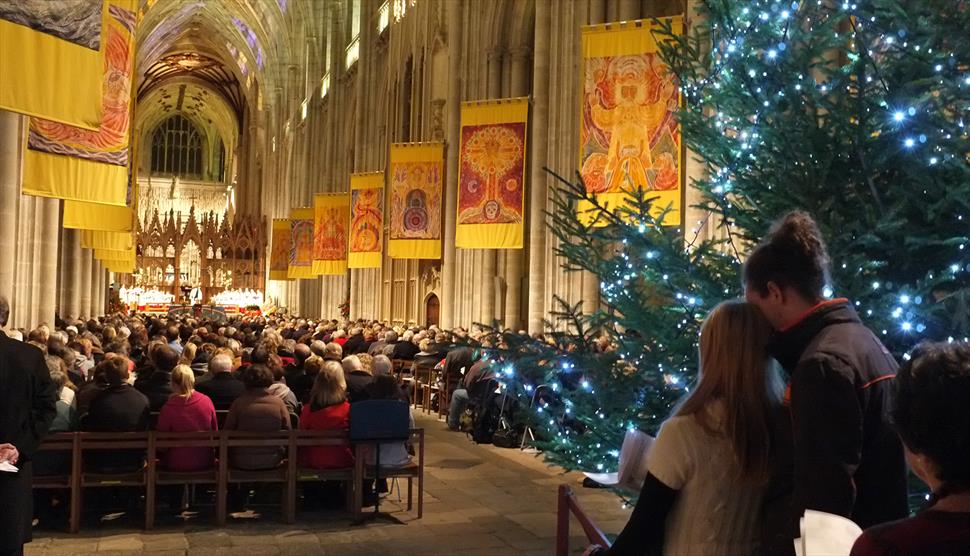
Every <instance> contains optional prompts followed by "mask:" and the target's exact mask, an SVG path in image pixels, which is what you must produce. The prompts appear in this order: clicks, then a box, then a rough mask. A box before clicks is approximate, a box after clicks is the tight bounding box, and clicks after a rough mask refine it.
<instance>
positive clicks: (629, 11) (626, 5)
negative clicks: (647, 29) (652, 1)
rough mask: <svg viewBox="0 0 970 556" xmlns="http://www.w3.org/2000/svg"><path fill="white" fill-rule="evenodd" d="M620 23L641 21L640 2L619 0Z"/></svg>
mask: <svg viewBox="0 0 970 556" xmlns="http://www.w3.org/2000/svg"><path fill="white" fill-rule="evenodd" d="M618 1H619V4H620V7H619V10H618V11H619V13H618V15H619V17H620V21H630V20H631V19H640V0H618Z"/></svg>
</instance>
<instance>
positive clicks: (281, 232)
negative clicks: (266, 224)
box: [269, 218, 290, 280]
mask: <svg viewBox="0 0 970 556" xmlns="http://www.w3.org/2000/svg"><path fill="white" fill-rule="evenodd" d="M272 241H273V242H272V246H271V247H270V251H269V279H270V280H289V276H287V270H288V269H289V265H290V220H289V219H288V218H274V219H273V240H272Z"/></svg>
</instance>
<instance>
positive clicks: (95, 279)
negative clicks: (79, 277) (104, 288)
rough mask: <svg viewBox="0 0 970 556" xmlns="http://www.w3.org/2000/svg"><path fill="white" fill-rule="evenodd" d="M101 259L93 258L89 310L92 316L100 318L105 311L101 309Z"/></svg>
mask: <svg viewBox="0 0 970 556" xmlns="http://www.w3.org/2000/svg"><path fill="white" fill-rule="evenodd" d="M100 303H101V261H98V260H97V259H95V258H93V257H92V259H91V309H90V310H89V311H88V312H89V313H90V315H89V316H90V317H91V318H98V317H99V316H101V313H102V312H103V311H102V310H101V305H100Z"/></svg>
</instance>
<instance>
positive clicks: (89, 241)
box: [80, 230, 135, 251]
mask: <svg viewBox="0 0 970 556" xmlns="http://www.w3.org/2000/svg"><path fill="white" fill-rule="evenodd" d="M80 232H81V247H84V248H86V249H111V250H113V251H125V250H128V249H131V248H132V247H134V245H135V242H134V238H133V237H132V234H131V233H129V232H98V231H94V230H80Z"/></svg>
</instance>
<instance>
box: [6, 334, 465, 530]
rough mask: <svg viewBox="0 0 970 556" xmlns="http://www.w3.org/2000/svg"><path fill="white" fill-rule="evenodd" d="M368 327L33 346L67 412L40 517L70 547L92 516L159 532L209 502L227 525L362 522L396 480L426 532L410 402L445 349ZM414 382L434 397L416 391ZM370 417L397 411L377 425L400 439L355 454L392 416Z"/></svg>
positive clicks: (42, 454) (37, 461) (49, 440)
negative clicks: (326, 517) (365, 429)
mask: <svg viewBox="0 0 970 556" xmlns="http://www.w3.org/2000/svg"><path fill="white" fill-rule="evenodd" d="M346 324H350V323H345V325H346ZM362 324H366V326H353V327H352V328H351V334H349V335H348V334H347V333H346V332H345V331H344V330H343V329H339V328H338V326H337V323H336V322H322V323H315V322H313V321H307V320H304V319H288V318H282V317H277V318H270V319H264V318H261V317H258V318H249V319H239V320H237V321H234V322H231V323H226V324H217V323H212V322H198V321H194V320H185V321H177V320H175V319H159V318H153V317H140V316H131V317H129V316H120V315H119V316H116V317H110V318H103V319H100V320H89V321H87V322H77V323H70V324H68V323H64V326H62V327H60V328H59V329H57V330H54V331H51V330H50V329H49V328H48V327H47V326H46V325H44V326H40V327H38V328H37V329H35V330H32V331H30V332H27V333H26V343H27V344H29V345H32V346H34V347H36V348H37V349H39V350H41V351H42V352H43V353H44V360H45V362H46V364H47V367H48V370H49V374H50V378H51V381H52V383H53V387H54V388H55V390H56V399H57V402H56V416H55V417H54V420H53V422H52V424H51V427H50V430H49V433H48V436H47V437H46V439H45V440H44V442H43V444H42V445H41V447H40V450H39V451H38V452H37V453H36V454H35V455H34V457H33V471H34V485H35V488H34V496H35V516H36V517H37V518H39V519H40V521H41V523H42V524H43V525H45V526H47V525H49V524H51V523H53V525H51V526H54V527H57V526H63V522H64V521H65V520H67V522H68V529H70V530H72V531H76V530H77V529H78V528H79V526H80V524H79V520H80V515H89V514H90V513H91V511H90V510H91V509H92V508H93V509H96V510H98V511H97V512H95V513H97V514H98V515H102V514H108V513H117V512H118V511H124V512H128V513H131V514H135V515H137V514H140V513H141V512H142V511H144V513H145V523H146V525H147V526H151V525H152V523H153V522H154V518H155V513H156V511H162V512H167V513H171V514H173V515H176V514H178V515H186V514H185V512H186V511H188V510H195V509H196V504H195V502H196V501H197V500H199V501H201V503H200V504H198V505H200V506H206V505H208V503H209V502H212V503H214V505H215V516H216V521H217V523H224V522H225V521H226V514H227V513H234V512H240V511H243V510H246V509H251V508H253V507H260V506H261V505H276V504H279V505H280V507H281V513H282V515H283V518H284V520H286V521H292V520H293V519H294V515H295V512H296V511H297V509H298V508H303V509H332V508H339V507H346V508H347V510H348V511H349V513H350V514H351V515H353V516H355V517H359V516H360V512H361V508H362V507H367V506H373V505H374V504H375V502H376V501H377V498H378V497H379V496H380V494H382V493H386V492H387V490H388V480H387V479H390V480H392V481H393V480H394V479H395V478H398V477H400V478H403V479H406V480H407V486H408V509H409V510H410V509H411V505H412V500H411V499H412V488H411V483H412V481H414V480H416V481H417V483H418V485H417V486H418V489H417V498H418V517H419V518H420V517H421V514H422V499H423V493H422V488H423V442H424V440H423V439H424V435H423V431H422V430H420V429H415V428H414V420H413V418H412V417H411V416H410V409H409V405H410V402H411V398H410V396H411V394H412V393H414V392H415V391H418V390H421V389H422V387H426V386H427V382H428V381H430V380H432V376H431V372H432V371H433V369H434V367H435V366H439V367H440V364H441V363H442V361H443V360H444V359H445V356H444V353H445V351H446V350H447V348H448V347H449V345H448V344H446V343H445V340H446V336H445V335H443V334H441V333H440V332H439V333H437V334H436V331H435V330H430V331H429V330H407V331H404V330H400V329H399V330H398V331H395V330H394V329H392V328H390V327H388V328H387V330H386V331H385V330H384V327H383V325H381V324H379V323H362ZM21 334H23V332H22V331H12V332H11V333H10V335H12V336H13V337H14V338H16V337H17V336H18V335H21ZM378 337H379V338H380V339H378ZM399 338H400V339H399ZM432 342H435V343H433V344H432ZM412 368H413V369H414V371H415V372H412ZM418 370H420V371H421V372H422V373H424V374H423V375H422V376H423V377H425V378H424V380H425V383H424V384H419V385H418V386H417V387H415V386H414V379H413V378H412V377H413V376H416V371H418ZM435 388H436V389H437V386H436V387H435ZM425 389H427V388H425ZM376 401H392V402H393V403H394V404H399V405H400V407H401V408H402V409H403V411H401V412H398V411H394V412H392V413H386V414H385V413H380V414H379V415H378V419H379V420H387V419H395V420H397V421H399V422H394V423H389V424H392V425H394V426H395V427H396V428H397V429H398V430H403V431H404V435H405V436H406V438H397V439H395V440H393V441H382V442H380V443H377V442H376V441H374V442H367V441H364V440H361V439H360V438H356V439H354V438H351V436H352V434H349V432H352V430H353V429H354V424H355V418H356V417H355V415H359V416H361V417H360V419H361V423H364V422H365V421H368V420H373V416H372V415H369V413H373V412H374V411H384V410H383V409H381V408H386V407H387V406H381V407H374V404H375V402H376ZM424 405H426V406H427V405H428V403H425V404H424ZM395 407H396V406H395ZM368 408H369V409H368ZM362 426H363V425H362ZM408 431H410V432H408ZM359 436H360V433H358V437H359ZM378 450H379V453H377V452H378ZM378 462H379V466H380V470H379V471H378V470H376V469H375V466H376V465H377V464H378ZM375 474H376V475H377V476H379V477H380V480H378V481H375ZM57 478H60V480H58V479H57ZM196 485H199V486H202V488H195V486H196ZM205 485H208V486H207V487H206V486H205ZM190 486H191V487H193V488H190ZM391 487H392V488H393V484H392V485H391ZM82 494H83V495H82ZM156 498H158V499H160V500H159V502H158V504H156ZM82 500H83V504H84V505H85V508H84V513H83V514H82V513H81V504H82ZM267 502H270V503H269V504H267ZM156 506H157V508H156Z"/></svg>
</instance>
